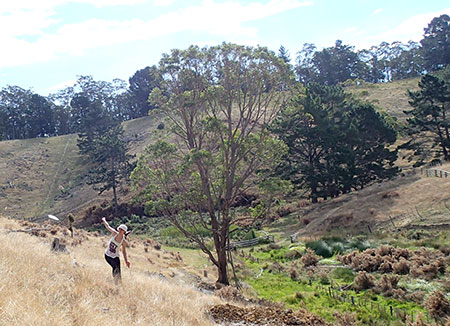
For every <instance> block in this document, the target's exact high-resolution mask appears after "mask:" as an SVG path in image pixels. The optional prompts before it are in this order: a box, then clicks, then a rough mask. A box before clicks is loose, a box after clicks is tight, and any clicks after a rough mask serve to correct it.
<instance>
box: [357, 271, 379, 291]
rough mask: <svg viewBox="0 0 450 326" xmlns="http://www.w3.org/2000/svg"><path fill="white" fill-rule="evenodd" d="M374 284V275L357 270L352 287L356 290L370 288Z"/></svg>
mask: <svg viewBox="0 0 450 326" xmlns="http://www.w3.org/2000/svg"><path fill="white" fill-rule="evenodd" d="M374 286H375V277H373V276H372V275H370V274H368V273H366V272H358V274H357V275H356V277H355V280H354V281H353V284H352V287H353V289H355V290H356V291H361V290H367V289H371V288H373V287H374Z"/></svg>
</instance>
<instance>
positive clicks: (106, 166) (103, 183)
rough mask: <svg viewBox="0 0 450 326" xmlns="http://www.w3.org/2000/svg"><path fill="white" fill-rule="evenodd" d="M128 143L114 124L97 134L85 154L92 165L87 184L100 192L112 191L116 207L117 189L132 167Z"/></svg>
mask: <svg viewBox="0 0 450 326" xmlns="http://www.w3.org/2000/svg"><path fill="white" fill-rule="evenodd" d="M128 150H129V148H128V143H127V142H126V141H125V140H124V137H123V129H122V126H121V125H117V126H114V127H112V128H110V129H108V130H107V131H106V132H103V133H102V134H100V135H97V136H96V137H95V138H94V139H93V141H92V144H91V146H90V148H89V151H85V154H86V155H88V157H89V163H90V165H91V166H92V167H91V169H90V170H89V174H88V180H87V184H90V185H92V186H93V188H94V189H95V190H98V191H99V194H102V193H103V192H104V191H108V190H111V189H112V191H113V204H114V207H115V208H116V209H117V207H118V200H117V190H118V188H119V187H120V186H121V185H122V184H123V182H124V181H127V180H128V178H129V175H130V173H131V171H132V169H133V167H134V166H133V164H132V163H131V161H130V160H131V159H132V157H133V156H132V155H130V154H128Z"/></svg>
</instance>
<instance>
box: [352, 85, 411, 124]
mask: <svg viewBox="0 0 450 326" xmlns="http://www.w3.org/2000/svg"><path fill="white" fill-rule="evenodd" d="M419 80H420V78H419V77H416V78H410V79H403V80H396V81H393V82H391V83H379V84H367V83H364V84H362V85H359V86H351V87H346V88H345V90H346V91H348V92H351V93H352V94H353V95H355V96H356V97H357V98H360V99H362V100H364V101H369V102H371V103H373V104H374V105H376V106H377V107H379V108H381V109H382V110H384V111H386V112H387V113H389V115H391V116H393V117H395V118H397V119H398V120H399V121H404V120H405V118H406V116H405V114H404V113H403V110H409V109H411V106H410V105H409V103H408V101H409V96H408V90H411V91H416V90H418V88H419V87H418V82H419Z"/></svg>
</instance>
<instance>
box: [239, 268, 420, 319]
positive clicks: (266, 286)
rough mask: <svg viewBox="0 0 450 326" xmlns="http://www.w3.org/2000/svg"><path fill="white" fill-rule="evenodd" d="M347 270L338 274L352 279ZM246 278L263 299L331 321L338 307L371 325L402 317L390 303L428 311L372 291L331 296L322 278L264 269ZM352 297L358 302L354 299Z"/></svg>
mask: <svg viewBox="0 0 450 326" xmlns="http://www.w3.org/2000/svg"><path fill="white" fill-rule="evenodd" d="M346 273H347V272H346ZM346 273H345V274H339V273H338V275H335V276H339V275H341V277H344V279H345V280H346V281H350V280H351V278H349V276H348V275H347V274H346ZM245 281H246V282H247V283H248V284H250V285H251V286H252V287H253V288H254V289H255V291H256V292H257V293H258V296H260V297H261V298H265V299H269V300H273V301H277V302H283V303H285V304H286V306H287V307H290V308H299V307H306V309H308V310H309V311H311V312H313V313H315V314H317V315H319V316H322V317H323V318H325V319H326V320H328V321H329V322H333V321H334V316H333V313H334V311H335V310H336V311H340V312H354V313H356V316H357V318H358V320H360V321H362V322H363V324H364V325H371V324H373V323H374V322H376V321H378V320H383V321H386V322H389V321H396V320H398V319H397V318H396V317H395V315H394V316H390V308H389V307H390V306H392V307H393V309H394V311H395V309H401V310H402V311H403V312H405V313H407V314H408V315H411V314H412V313H414V314H415V315H417V312H421V313H425V310H424V309H423V308H422V307H420V306H418V305H417V304H415V303H412V302H402V301H399V300H395V299H390V298H385V297H383V296H381V295H378V294H374V293H372V292H370V291H363V292H360V293H356V292H355V291H346V292H345V295H346V297H347V299H346V302H342V301H340V300H336V299H335V298H333V297H330V296H329V292H328V287H327V286H323V285H321V283H320V281H313V282H312V285H311V286H310V285H309V283H308V282H305V281H293V280H291V279H290V277H288V276H287V275H284V274H279V273H268V272H263V274H262V275H261V276H260V277H259V278H257V279H256V278H248V279H246V280H245ZM352 296H353V297H354V300H355V304H353V303H352V301H351V297H352ZM383 309H384V311H383Z"/></svg>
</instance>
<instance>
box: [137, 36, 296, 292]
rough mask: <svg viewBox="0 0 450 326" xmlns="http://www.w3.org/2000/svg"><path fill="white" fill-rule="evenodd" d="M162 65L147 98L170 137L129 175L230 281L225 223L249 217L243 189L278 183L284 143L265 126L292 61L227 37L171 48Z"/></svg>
mask: <svg viewBox="0 0 450 326" xmlns="http://www.w3.org/2000/svg"><path fill="white" fill-rule="evenodd" d="M160 70H161V72H162V77H163V82H162V84H161V90H154V91H153V92H152V94H151V96H150V98H151V100H152V103H153V104H154V105H156V106H157V108H158V111H159V112H161V113H162V114H163V115H164V116H165V117H166V118H167V120H168V121H169V122H170V125H171V128H170V129H169V130H170V134H169V138H168V139H167V140H165V141H159V142H157V143H156V144H155V145H153V146H150V147H149V148H148V149H147V153H146V154H145V155H143V156H141V157H140V159H139V161H138V166H137V168H136V169H135V171H134V172H133V174H132V178H133V179H134V181H135V184H136V186H137V187H138V188H139V189H140V190H141V192H140V195H141V198H142V199H143V200H144V201H145V202H146V205H147V209H148V211H150V212H153V213H159V214H162V215H165V216H166V217H167V218H168V219H169V220H170V221H171V222H172V223H173V224H174V225H175V226H176V227H177V228H178V229H179V230H180V231H181V232H182V233H183V234H184V235H185V236H186V237H188V238H189V239H190V240H192V241H194V242H195V243H197V245H198V246H199V247H200V249H201V250H202V251H203V252H205V253H206V254H207V255H208V257H209V259H210V260H211V261H212V263H213V264H214V265H215V266H217V269H218V282H220V283H223V284H229V279H228V274H227V263H228V259H227V251H226V248H227V244H228V241H229V231H230V226H231V225H233V224H235V223H236V222H237V221H238V219H239V218H240V217H242V218H248V216H239V215H238V214H235V213H236V211H235V208H234V206H235V204H236V202H237V201H238V200H239V198H240V197H241V196H242V195H243V192H245V191H246V190H247V189H249V188H252V189H256V186H257V185H258V184H260V183H263V184H264V183H267V182H269V181H270V182H271V183H276V182H275V181H274V179H269V178H266V174H267V173H268V172H269V171H270V170H271V168H272V167H273V165H274V164H276V162H277V161H278V159H279V158H280V155H281V154H282V153H283V148H284V146H283V143H282V142H280V141H279V140H277V139H275V138H273V137H272V136H271V135H270V134H269V133H268V131H267V126H268V124H269V123H270V122H271V121H272V120H273V119H274V117H275V116H276V114H277V112H278V111H279V110H280V108H281V107H282V106H283V105H284V103H285V102H286V100H287V99H288V98H289V94H288V93H287V91H282V90H281V89H284V88H285V86H286V84H287V83H288V82H289V80H291V76H290V71H289V67H288V65H286V63H285V62H284V61H283V60H282V59H280V58H278V57H277V56H276V54H275V53H273V52H271V51H268V50H267V49H266V48H262V47H257V48H253V47H245V46H238V45H234V44H225V43H224V44H222V45H220V46H216V47H210V48H203V49H199V48H198V47H195V46H191V47H190V48H188V49H187V50H173V51H172V52H171V53H170V54H166V55H164V56H163V58H162V59H161V61H160ZM163 93H164V94H170V96H169V97H165V96H162V94H163ZM268 180H269V181H268ZM263 181H264V182H263ZM276 188H279V187H270V186H267V184H265V186H264V189H265V190H267V189H276ZM268 206H270V205H268ZM244 215H245V214H244ZM257 215H258V216H261V215H260V214H257ZM205 232H206V233H207V234H208V235H210V236H211V237H212V239H213V242H214V250H212V249H211V248H210V247H208V245H207V243H206V242H205V239H204V238H203V235H204V234H205Z"/></svg>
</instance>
